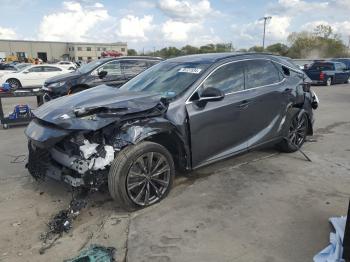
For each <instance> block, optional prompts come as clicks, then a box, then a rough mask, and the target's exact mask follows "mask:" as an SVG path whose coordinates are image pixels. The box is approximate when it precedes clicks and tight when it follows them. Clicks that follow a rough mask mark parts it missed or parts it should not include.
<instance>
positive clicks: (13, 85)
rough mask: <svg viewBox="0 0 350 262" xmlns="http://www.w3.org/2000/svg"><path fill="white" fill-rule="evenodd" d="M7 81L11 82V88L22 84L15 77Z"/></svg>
mask: <svg viewBox="0 0 350 262" xmlns="http://www.w3.org/2000/svg"><path fill="white" fill-rule="evenodd" d="M7 83H9V84H10V87H11V89H17V88H19V86H20V85H19V82H18V81H17V80H15V79H9V80H7Z"/></svg>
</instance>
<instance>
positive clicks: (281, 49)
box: [266, 43, 289, 56]
mask: <svg viewBox="0 0 350 262" xmlns="http://www.w3.org/2000/svg"><path fill="white" fill-rule="evenodd" d="M288 49H289V48H288V46H286V45H285V44H282V43H276V44H273V45H269V46H268V47H266V51H267V52H270V53H273V54H278V55H281V56H285V55H287V53H288Z"/></svg>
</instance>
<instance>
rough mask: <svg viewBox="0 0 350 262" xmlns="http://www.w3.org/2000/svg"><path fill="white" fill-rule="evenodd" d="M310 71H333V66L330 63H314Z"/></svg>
mask: <svg viewBox="0 0 350 262" xmlns="http://www.w3.org/2000/svg"><path fill="white" fill-rule="evenodd" d="M310 69H314V70H318V71H323V70H334V64H331V63H314V64H313V65H312V66H311V67H310Z"/></svg>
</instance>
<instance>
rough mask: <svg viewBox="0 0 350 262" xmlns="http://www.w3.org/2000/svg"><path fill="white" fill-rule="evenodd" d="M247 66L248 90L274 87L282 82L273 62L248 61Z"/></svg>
mask: <svg viewBox="0 0 350 262" xmlns="http://www.w3.org/2000/svg"><path fill="white" fill-rule="evenodd" d="M246 66H247V67H246V70H247V71H246V74H247V83H246V88H247V89H250V88H255V87H260V86H266V85H272V84H276V83H278V82H279V81H280V76H279V73H278V70H277V68H276V67H275V66H274V65H273V64H272V62H271V61H267V60H252V61H247V62H246Z"/></svg>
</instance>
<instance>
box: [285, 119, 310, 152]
mask: <svg viewBox="0 0 350 262" xmlns="http://www.w3.org/2000/svg"><path fill="white" fill-rule="evenodd" d="M306 133H307V119H306V116H305V114H303V115H302V116H301V117H300V118H298V117H295V118H294V119H293V121H292V124H291V126H290V128H289V134H288V142H289V144H290V145H292V146H293V147H294V148H296V149H299V148H300V147H301V146H302V144H303V143H304V141H305V138H306Z"/></svg>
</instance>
